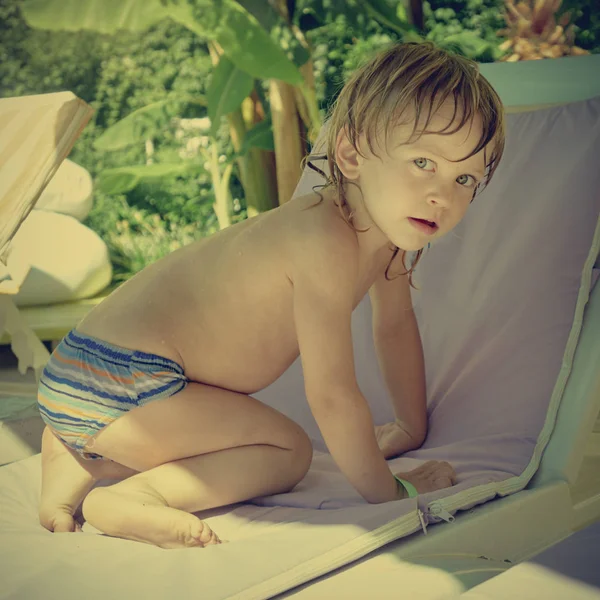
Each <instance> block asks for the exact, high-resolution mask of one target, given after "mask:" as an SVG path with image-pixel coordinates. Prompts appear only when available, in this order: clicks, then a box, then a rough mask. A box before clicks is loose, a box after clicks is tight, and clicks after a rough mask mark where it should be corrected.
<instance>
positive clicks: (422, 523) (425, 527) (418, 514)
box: [417, 508, 427, 535]
mask: <svg viewBox="0 0 600 600" xmlns="http://www.w3.org/2000/svg"><path fill="white" fill-rule="evenodd" d="M417 516H418V517H419V521H421V527H422V528H423V533H424V534H425V535H427V522H426V521H425V518H424V516H425V515H423V513H422V512H421V509H420V508H417Z"/></svg>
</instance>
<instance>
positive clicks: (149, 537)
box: [83, 480, 221, 549]
mask: <svg viewBox="0 0 600 600" xmlns="http://www.w3.org/2000/svg"><path fill="white" fill-rule="evenodd" d="M124 484H127V485H124ZM83 515H84V517H85V520H86V521H87V522H88V523H90V524H91V525H93V526H94V527H95V528H96V529H98V530H100V531H102V532H103V533H105V534H107V535H110V536H114V537H120V538H125V539H128V540H135V541H137V542H145V543H147V544H153V545H155V546H159V547H160V548H167V549H170V548H190V547H194V546H198V547H201V548H203V547H204V546H209V545H213V544H220V543H221V540H220V539H219V538H218V537H217V535H216V534H215V533H214V532H213V531H212V530H211V528H210V527H209V526H208V525H207V524H206V523H204V522H203V521H201V520H200V519H199V518H198V517H196V516H194V515H191V514H190V513H187V512H184V511H182V510H177V509H175V508H170V507H169V506H166V505H165V501H164V500H163V499H162V498H160V496H159V495H158V494H157V493H156V492H155V491H154V490H153V489H152V488H151V487H150V486H148V485H146V484H145V483H144V482H143V481H141V480H138V481H134V480H129V481H127V482H123V483H122V484H116V485H114V486H112V487H109V488H96V489H95V490H92V491H91V492H90V493H89V494H88V495H87V497H86V498H85V500H84V502H83Z"/></svg>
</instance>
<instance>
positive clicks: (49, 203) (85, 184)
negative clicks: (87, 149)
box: [35, 158, 93, 221]
mask: <svg viewBox="0 0 600 600" xmlns="http://www.w3.org/2000/svg"><path fill="white" fill-rule="evenodd" d="M92 191H93V184H92V178H91V176H90V174H89V173H88V172H87V171H86V170H85V169H84V168H83V167H81V166H79V165H78V164H76V163H74V162H73V161H71V160H69V159H68V158H67V159H65V160H64V161H63V162H62V163H61V165H60V167H58V169H57V171H56V173H55V174H54V176H53V177H52V179H51V180H50V182H49V183H48V185H47V186H46V189H45V190H44V191H43V192H42V195H41V196H40V198H39V200H38V201H37V202H36V204H35V208H36V209H44V210H49V211H52V212H57V213H62V214H64V215H70V216H71V217H75V218H76V219H77V220H78V221H83V220H84V219H85V218H86V217H87V216H88V214H89V212H90V210H92V204H93V198H92Z"/></svg>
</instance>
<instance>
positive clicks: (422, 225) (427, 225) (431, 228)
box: [408, 217, 439, 235]
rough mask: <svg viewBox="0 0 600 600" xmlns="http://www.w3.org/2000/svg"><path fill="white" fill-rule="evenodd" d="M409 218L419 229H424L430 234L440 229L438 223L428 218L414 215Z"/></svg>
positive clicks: (424, 231)
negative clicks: (418, 217)
mask: <svg viewBox="0 0 600 600" xmlns="http://www.w3.org/2000/svg"><path fill="white" fill-rule="evenodd" d="M408 220H409V221H410V222H411V223H412V225H413V226H414V227H415V228H417V229H418V230H419V231H422V232H423V233H427V234H429V235H432V234H433V233H435V232H436V231H437V230H438V229H439V227H438V225H437V223H435V222H433V221H427V220H426V219H415V218H413V217H409V218H408Z"/></svg>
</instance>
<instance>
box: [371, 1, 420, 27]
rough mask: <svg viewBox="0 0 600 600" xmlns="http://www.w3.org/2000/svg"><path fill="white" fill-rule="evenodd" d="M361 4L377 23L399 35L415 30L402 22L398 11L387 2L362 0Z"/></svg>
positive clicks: (405, 22)
mask: <svg viewBox="0 0 600 600" xmlns="http://www.w3.org/2000/svg"><path fill="white" fill-rule="evenodd" d="M360 3H361V4H362V5H363V6H364V7H365V8H366V9H367V12H368V13H370V14H371V16H372V17H373V18H374V19H375V20H376V21H379V23H381V24H382V25H385V26H386V27H389V28H390V29H393V30H394V31H396V32H397V33H399V34H401V35H402V34H404V33H405V32H407V31H411V30H414V27H413V26H412V25H411V24H410V23H409V22H408V21H401V20H400V19H399V18H398V15H397V13H396V9H395V8H392V6H391V5H390V4H389V3H388V2H387V1H386V0H360Z"/></svg>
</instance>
